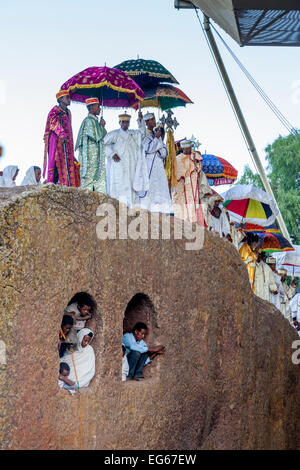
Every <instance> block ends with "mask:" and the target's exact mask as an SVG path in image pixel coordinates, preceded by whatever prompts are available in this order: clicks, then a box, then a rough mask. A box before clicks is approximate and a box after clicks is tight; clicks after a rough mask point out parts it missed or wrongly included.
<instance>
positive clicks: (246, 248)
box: [239, 233, 259, 293]
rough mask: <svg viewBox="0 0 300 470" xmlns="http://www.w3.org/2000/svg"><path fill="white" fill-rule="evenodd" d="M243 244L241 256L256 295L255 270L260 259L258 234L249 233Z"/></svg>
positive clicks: (240, 250)
mask: <svg viewBox="0 0 300 470" xmlns="http://www.w3.org/2000/svg"><path fill="white" fill-rule="evenodd" d="M241 243H242V246H241V247H240V249H239V255H240V257H241V259H242V261H244V263H245V264H246V267H247V271H248V276H249V281H250V286H251V289H252V291H253V292H254V293H255V269H256V260H257V257H258V249H259V238H258V236H257V235H256V234H253V233H247V235H246V236H245V238H243V240H242V242H241Z"/></svg>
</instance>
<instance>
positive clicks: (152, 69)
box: [114, 59, 178, 90]
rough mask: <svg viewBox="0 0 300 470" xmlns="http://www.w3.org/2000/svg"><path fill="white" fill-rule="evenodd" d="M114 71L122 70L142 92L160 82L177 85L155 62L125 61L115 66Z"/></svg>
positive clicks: (166, 71)
mask: <svg viewBox="0 0 300 470" xmlns="http://www.w3.org/2000/svg"><path fill="white" fill-rule="evenodd" d="M114 68H115V69H118V70H123V71H124V72H126V73H127V74H128V75H129V76H130V77H133V78H134V80H135V81H136V83H138V85H139V86H140V87H141V88H142V89H143V90H144V89H146V88H152V87H154V86H155V85H158V84H159V83H160V82H166V83H178V82H177V80H176V78H175V77H174V76H173V75H172V74H171V73H170V72H169V70H167V69H166V68H165V67H164V66H163V65H161V64H160V63H159V62H157V61H156V60H145V59H136V60H125V61H124V62H121V64H118V65H115V66H114Z"/></svg>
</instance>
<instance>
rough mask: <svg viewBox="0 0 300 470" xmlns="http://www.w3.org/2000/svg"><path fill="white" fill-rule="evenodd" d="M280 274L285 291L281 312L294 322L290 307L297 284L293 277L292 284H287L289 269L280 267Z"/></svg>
mask: <svg viewBox="0 0 300 470" xmlns="http://www.w3.org/2000/svg"><path fill="white" fill-rule="evenodd" d="M277 272H278V274H279V276H280V277H281V283H282V289H283V292H284V295H282V296H281V299H280V301H281V306H280V309H281V313H282V314H283V315H284V316H285V318H287V319H288V320H289V321H290V323H292V315H291V309H290V301H291V300H292V298H293V297H294V295H295V294H296V285H295V279H294V277H292V281H291V284H290V285H289V286H288V285H287V284H286V282H285V281H286V278H287V270H286V269H283V268H281V269H278V271H277Z"/></svg>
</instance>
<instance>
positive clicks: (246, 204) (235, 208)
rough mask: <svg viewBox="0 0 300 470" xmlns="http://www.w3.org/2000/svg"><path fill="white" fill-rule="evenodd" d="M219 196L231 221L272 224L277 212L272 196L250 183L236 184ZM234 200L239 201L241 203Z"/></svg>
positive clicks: (264, 225)
mask: <svg viewBox="0 0 300 470" xmlns="http://www.w3.org/2000/svg"><path fill="white" fill-rule="evenodd" d="M221 196H222V197H223V199H224V203H223V205H224V207H226V209H227V210H228V212H229V215H230V218H231V219H232V220H233V221H237V222H240V223H246V222H248V223H250V224H256V225H262V226H263V227H266V226H268V225H271V224H273V222H274V221H275V219H276V216H277V215H278V214H279V209H278V206H277V204H276V202H275V200H274V199H273V198H272V196H270V195H269V194H268V193H266V192H265V191H263V190H262V189H259V188H257V187H256V186H253V185H252V184H237V185H235V186H232V187H231V188H230V189H229V190H228V191H226V192H225V193H223V194H221ZM235 201H241V204H237V203H236V202H235Z"/></svg>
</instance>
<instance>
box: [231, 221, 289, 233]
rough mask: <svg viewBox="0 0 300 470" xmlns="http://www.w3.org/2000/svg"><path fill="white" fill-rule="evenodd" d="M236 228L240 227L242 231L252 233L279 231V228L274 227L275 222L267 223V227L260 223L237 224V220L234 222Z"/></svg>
mask: <svg viewBox="0 0 300 470" xmlns="http://www.w3.org/2000/svg"><path fill="white" fill-rule="evenodd" d="M235 227H236V228H241V229H242V230H243V231H244V232H252V233H262V232H267V233H280V230H279V228H277V227H276V225H275V224H271V225H268V227H263V226H262V225H256V224H249V223H247V224H239V223H238V222H236V223H235Z"/></svg>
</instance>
